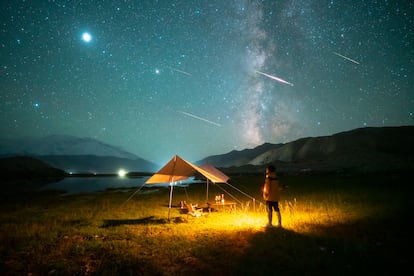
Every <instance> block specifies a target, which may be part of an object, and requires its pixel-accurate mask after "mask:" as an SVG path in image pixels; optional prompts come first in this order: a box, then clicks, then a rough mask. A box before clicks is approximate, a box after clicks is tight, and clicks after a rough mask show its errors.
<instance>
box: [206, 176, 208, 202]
mask: <svg viewBox="0 0 414 276" xmlns="http://www.w3.org/2000/svg"><path fill="white" fill-rule="evenodd" d="M206 202H208V178H207V194H206Z"/></svg>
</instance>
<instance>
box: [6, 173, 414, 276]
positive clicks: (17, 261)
mask: <svg viewBox="0 0 414 276" xmlns="http://www.w3.org/2000/svg"><path fill="white" fill-rule="evenodd" d="M408 179H409V178H408V177H407V175H398V174H394V175H386V174H381V175H358V176H343V175H313V176H285V177H282V181H283V183H284V184H285V185H286V186H287V187H286V189H285V190H284V193H283V197H282V200H281V202H280V206H281V212H282V216H283V228H271V229H266V228H264V227H263V226H264V225H265V224H266V213H265V211H264V206H263V203H262V202H261V194H260V186H261V185H262V182H263V179H262V176H261V175H260V176H234V177H232V180H231V182H230V183H231V184H232V185H233V186H234V187H236V188H237V189H240V190H242V191H243V192H245V193H247V194H249V195H251V196H253V197H254V198H256V201H255V204H253V201H252V200H250V199H249V198H248V197H246V196H244V195H243V194H241V193H239V192H237V191H236V190H234V189H232V188H229V187H228V186H224V185H210V186H209V195H210V196H209V198H210V199H214V195H216V194H221V193H222V192H223V191H222V189H221V188H225V189H226V190H227V191H230V192H231V194H232V195H233V196H235V197H236V199H237V200H238V205H237V210H236V211H234V210H233V211H231V210H226V209H224V210H219V211H217V212H216V211H213V212H211V213H209V212H207V210H205V215H204V216H202V217H199V218H195V217H192V216H187V215H186V214H185V213H184V212H181V209H179V208H177V206H178V204H179V202H180V201H186V202H192V203H198V204H199V205H200V206H201V205H203V204H204V203H205V202H206V185H205V184H194V185H191V186H190V187H188V188H182V187H175V188H174V193H173V195H174V197H173V202H172V203H173V205H174V206H173V208H171V209H170V210H169V209H168V198H169V189H168V188H161V189H154V188H147V187H145V188H143V189H141V190H140V191H139V192H138V193H136V194H135V195H134V196H133V197H131V198H130V196H131V195H132V193H133V192H134V190H131V191H119V190H118V191H117V190H113V191H106V192H102V193H91V194H83V195H71V196H65V195H63V194H59V193H57V192H51V191H42V192H30V191H27V190H26V191H20V192H19V193H13V192H9V191H8V192H4V193H3V194H2V196H1V202H0V274H1V275H352V274H354V275H389V274H390V273H391V274H392V275H395V274H398V272H401V271H404V269H407V270H410V268H411V257H409V256H410V254H409V252H410V251H411V248H412V245H411V244H410V240H411V237H412V234H411V231H410V228H409V225H410V224H411V221H410V220H411V217H412V216H411V212H410V210H409V209H408V208H409V207H410V206H409V202H410V199H411V191H412V190H413V189H412V188H411V187H410V181H409V180H408ZM225 197H226V199H228V200H233V199H232V198H231V197H230V196H229V195H227V194H226V195H225ZM129 198H130V199H129ZM128 199H129V200H128ZM169 211H170V220H168V214H169Z"/></svg>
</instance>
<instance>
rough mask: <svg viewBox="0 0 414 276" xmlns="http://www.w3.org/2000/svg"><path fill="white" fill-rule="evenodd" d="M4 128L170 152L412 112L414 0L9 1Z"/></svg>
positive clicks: (280, 139)
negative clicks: (92, 139) (86, 138)
mask: <svg viewBox="0 0 414 276" xmlns="http://www.w3.org/2000/svg"><path fill="white" fill-rule="evenodd" d="M0 20H1V25H0V43H1V44H0V47H1V48H0V63H1V64H0V93H1V94H0V103H1V108H0V138H14V137H21V136H34V137H42V136H46V135H52V134H62V135H73V136H77V137H91V138H95V139H98V140H100V141H102V142H104V143H108V144H111V145H114V146H119V147H121V148H123V149H124V150H127V151H129V152H131V153H134V154H136V155H138V156H140V157H142V158H145V159H147V160H150V161H153V162H156V163H159V164H162V163H164V162H166V161H168V160H169V159H170V158H171V157H172V156H173V155H174V154H178V155H180V156H181V157H183V158H185V159H187V160H189V161H197V160H200V159H201V158H204V157H207V156H210V155H215V154H224V153H227V152H229V151H231V150H234V149H236V150H242V149H245V148H253V147H255V146H257V145H261V144H263V143H265V142H270V143H285V142H290V141H293V140H296V139H299V138H303V137H308V136H321V135H331V134H335V133H337V132H341V131H347V130H351V129H355V128H360V127H371V126H375V127H377V126H399V125H413V124H414V115H413V113H414V77H413V76H414V41H413V38H414V2H413V1H408V0H406V1H405V0H402V1H334V0H332V1H304V0H298V1H295V0H290V1H275V0H274V1H242V0H240V1H231V0H225V1H224V0H217V1H207V0H205V1H203V0H199V1H195V0H194V1H190V0H189V1H161V0H160V1H155V0H148V1H83V0H79V1H1V4H0Z"/></svg>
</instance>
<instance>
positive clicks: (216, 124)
mask: <svg viewBox="0 0 414 276" xmlns="http://www.w3.org/2000/svg"><path fill="white" fill-rule="evenodd" d="M178 112H180V113H182V114H184V115H187V116H190V117H193V118H195V119H198V120H201V121H204V122H207V123H209V124H212V125H215V126H218V127H221V125H220V124H218V123H215V122H212V121H210V120H207V119H204V118H201V117H198V116H196V115H194V114H191V113H187V112H184V111H178Z"/></svg>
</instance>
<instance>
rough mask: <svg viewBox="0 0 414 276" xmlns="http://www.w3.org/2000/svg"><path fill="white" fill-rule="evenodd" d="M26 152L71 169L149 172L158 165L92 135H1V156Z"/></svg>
mask: <svg viewBox="0 0 414 276" xmlns="http://www.w3.org/2000/svg"><path fill="white" fill-rule="evenodd" d="M10 156H29V157H33V158H36V159H39V160H42V161H44V162H46V163H48V164H49V165H51V166H53V167H55V168H59V169H62V170H64V171H66V172H68V173H69V172H73V173H115V172H117V171H118V170H119V169H121V168H122V169H125V170H128V171H138V172H151V171H154V170H155V169H156V168H157V165H156V164H154V163H152V162H150V161H147V160H145V159H142V158H140V157H138V156H136V155H134V154H132V153H129V152H127V151H125V150H123V149H120V148H118V147H115V146H111V145H108V144H105V143H103V142H101V141H98V140H96V139H92V138H87V137H86V138H79V137H75V136H66V135H50V136H46V137H42V138H19V139H0V157H10Z"/></svg>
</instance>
